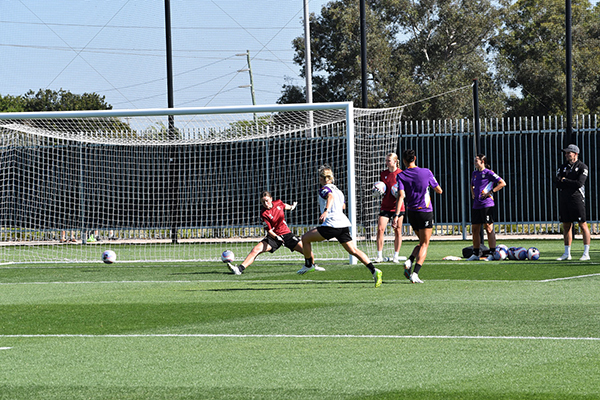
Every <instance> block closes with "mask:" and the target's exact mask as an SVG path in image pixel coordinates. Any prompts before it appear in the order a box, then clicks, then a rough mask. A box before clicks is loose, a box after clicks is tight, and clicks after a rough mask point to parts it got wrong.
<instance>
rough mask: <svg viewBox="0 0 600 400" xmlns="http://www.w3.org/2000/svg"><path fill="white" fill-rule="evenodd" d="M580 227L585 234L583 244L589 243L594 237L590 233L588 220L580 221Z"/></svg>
mask: <svg viewBox="0 0 600 400" xmlns="http://www.w3.org/2000/svg"><path fill="white" fill-rule="evenodd" d="M579 229H581V233H582V234H583V244H584V245H586V244H587V245H589V244H590V241H591V239H592V235H591V234H590V228H589V227H588V224H587V222H580V223H579Z"/></svg>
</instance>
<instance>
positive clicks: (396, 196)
mask: <svg viewBox="0 0 600 400" xmlns="http://www.w3.org/2000/svg"><path fill="white" fill-rule="evenodd" d="M392 195H393V196H394V197H395V198H398V182H396V183H394V186H392Z"/></svg>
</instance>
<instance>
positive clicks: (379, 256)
mask: <svg viewBox="0 0 600 400" xmlns="http://www.w3.org/2000/svg"><path fill="white" fill-rule="evenodd" d="M377 258H383V250H382V251H377Z"/></svg>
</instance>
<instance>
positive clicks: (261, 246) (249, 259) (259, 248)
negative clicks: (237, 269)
mask: <svg viewBox="0 0 600 400" xmlns="http://www.w3.org/2000/svg"><path fill="white" fill-rule="evenodd" d="M269 250H271V246H269V245H268V244H266V243H263V242H259V243H257V244H256V246H254V248H253V249H252V250H250V253H249V254H248V255H247V256H246V259H245V260H244V262H243V263H242V265H243V266H244V267H245V268H248V267H249V266H250V265H252V263H253V262H254V260H256V257H258V255H259V254H262V253H264V252H267V251H269Z"/></svg>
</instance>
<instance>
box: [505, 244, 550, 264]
mask: <svg viewBox="0 0 600 400" xmlns="http://www.w3.org/2000/svg"><path fill="white" fill-rule="evenodd" d="M506 259H508V260H531V261H536V260H539V259H540V251H539V250H538V249H537V248H535V247H530V248H528V249H526V248H525V247H507V246H505V245H503V244H499V245H498V246H496V250H495V251H494V260H498V261H502V260H506Z"/></svg>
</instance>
